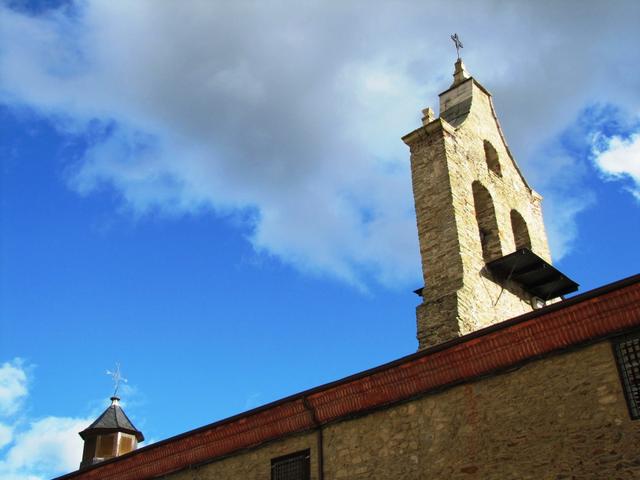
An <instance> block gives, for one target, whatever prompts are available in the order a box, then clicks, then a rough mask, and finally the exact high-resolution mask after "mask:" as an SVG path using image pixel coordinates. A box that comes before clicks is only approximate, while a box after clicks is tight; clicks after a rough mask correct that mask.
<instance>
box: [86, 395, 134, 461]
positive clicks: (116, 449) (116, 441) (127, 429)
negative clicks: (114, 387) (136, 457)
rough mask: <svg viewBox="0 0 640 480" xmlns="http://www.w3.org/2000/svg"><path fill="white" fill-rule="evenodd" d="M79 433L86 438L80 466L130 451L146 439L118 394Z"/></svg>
mask: <svg viewBox="0 0 640 480" xmlns="http://www.w3.org/2000/svg"><path fill="white" fill-rule="evenodd" d="M79 435H80V436H81V437H82V439H83V440H84V450H83V452H82V462H81V463H80V468H85V467H88V466H90V465H93V464H96V463H99V462H102V461H103V460H108V459H110V458H114V457H118V456H120V455H124V454H125V453H129V452H131V451H133V450H135V449H136V448H137V447H138V442H142V441H143V440H144V436H143V435H142V432H141V431H140V430H138V429H136V427H134V426H133V423H131V420H129V418H128V417H127V415H126V414H125V413H124V410H122V407H121V406H120V398H118V397H116V396H113V397H111V405H110V406H109V407H108V408H107V409H106V410H105V411H104V412H103V413H102V415H100V416H99V417H98V418H97V419H96V421H95V422H93V423H92V424H91V425H89V426H88V427H87V428H85V429H84V430H83V431H81V432H80V433H79Z"/></svg>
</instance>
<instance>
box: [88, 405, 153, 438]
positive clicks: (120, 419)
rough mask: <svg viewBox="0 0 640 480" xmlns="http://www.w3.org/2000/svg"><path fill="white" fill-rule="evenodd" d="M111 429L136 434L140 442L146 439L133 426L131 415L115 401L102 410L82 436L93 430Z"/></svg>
mask: <svg viewBox="0 0 640 480" xmlns="http://www.w3.org/2000/svg"><path fill="white" fill-rule="evenodd" d="M112 400H113V399H112ZM109 431H114V432H115V431H117V432H126V433H131V434H133V435H135V436H136V438H137V439H138V441H139V442H141V441H142V440H144V436H143V435H142V432H141V431H139V430H138V429H137V428H136V427H134V426H133V423H131V420H129V417H127V415H126V414H125V413H124V410H122V408H121V407H120V405H118V404H117V403H115V402H114V403H112V404H111V405H110V406H109V407H108V408H107V409H106V410H105V411H104V412H102V415H100V416H99V417H98V418H97V419H96V421H95V422H93V423H92V424H91V425H89V426H88V427H87V428H85V429H84V430H83V431H82V432H80V436H81V437H82V438H83V439H84V438H87V436H89V435H90V434H91V433H93V432H96V433H100V432H109Z"/></svg>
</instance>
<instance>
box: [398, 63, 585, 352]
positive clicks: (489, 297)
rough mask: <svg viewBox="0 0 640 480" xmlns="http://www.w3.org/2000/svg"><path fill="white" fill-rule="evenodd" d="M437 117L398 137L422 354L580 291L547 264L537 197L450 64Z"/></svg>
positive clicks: (488, 104)
mask: <svg viewBox="0 0 640 480" xmlns="http://www.w3.org/2000/svg"><path fill="white" fill-rule="evenodd" d="M453 78H454V80H453V84H452V85H451V87H450V88H449V89H448V90H446V91H444V92H443V93H441V94H440V116H439V117H438V118H435V115H434V113H433V110H431V109H430V108H427V109H425V110H423V114H424V118H423V119H422V123H423V125H422V126H421V127H420V128H418V129H417V130H414V131H413V132H411V133H409V134H408V135H406V136H405V137H403V141H404V142H405V143H406V144H407V145H408V146H409V148H410V152H411V174H412V183H413V194H414V200H415V208H416V217H417V223H418V236H419V240H420V254H421V256H422V271H423V277H424V288H422V289H420V290H418V291H416V293H419V294H420V295H421V296H422V300H423V301H422V304H421V305H419V306H418V307H417V310H416V315H417V327H418V334H417V337H418V341H419V349H424V348H427V347H430V346H433V345H435V344H438V343H441V342H444V341H447V340H450V339H453V338H455V337H458V336H461V335H465V334H467V333H470V332H473V331H475V330H478V329H480V328H483V327H486V326H489V325H491V324H494V323H497V322H501V321H503V320H507V319H509V318H512V317H515V316H517V315H519V314H522V313H525V312H528V311H531V310H532V309H533V308H538V307H540V306H543V305H544V302H545V301H547V300H550V299H551V298H553V297H557V296H559V295H562V294H564V293H568V292H570V291H573V290H575V289H576V288H577V284H575V283H574V282H572V281H571V280H568V279H567V278H566V277H564V276H563V275H562V274H561V273H560V272H558V271H557V270H556V269H555V268H553V267H552V266H551V265H550V264H549V262H550V261H551V260H550V253H549V247H548V244H547V236H546V233H545V228H544V224H543V221H542V211H541V196H540V195H538V194H537V193H536V192H535V191H534V190H532V189H531V187H529V185H528V184H527V182H526V180H525V179H524V177H523V176H522V173H521V172H520V170H519V168H518V166H517V164H516V162H515V160H514V158H513V156H512V155H511V152H510V151H509V147H508V146H507V142H506V141H505V138H504V135H503V133H502V129H501V128H500V123H499V122H498V117H497V116H496V112H495V109H494V107H493V103H492V101H491V94H490V93H489V92H488V91H487V90H486V89H485V88H484V87H483V86H482V85H480V83H478V82H477V81H476V80H475V79H474V78H472V77H471V76H470V75H469V74H468V73H467V71H466V69H465V66H464V64H463V63H462V60H461V59H458V61H457V62H456V64H455V73H454V75H453Z"/></svg>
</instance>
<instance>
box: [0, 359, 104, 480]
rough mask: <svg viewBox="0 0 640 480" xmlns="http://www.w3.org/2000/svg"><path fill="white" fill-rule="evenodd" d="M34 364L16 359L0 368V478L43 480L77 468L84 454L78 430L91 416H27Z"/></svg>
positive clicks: (8, 479)
mask: <svg viewBox="0 0 640 480" xmlns="http://www.w3.org/2000/svg"><path fill="white" fill-rule="evenodd" d="M30 371H31V367H28V366H27V365H26V364H25V362H24V361H22V360H20V359H15V360H13V361H11V362H5V363H4V364H2V366H1V367H0V407H1V410H0V414H1V415H2V417H3V418H4V421H3V422H0V478H2V479H3V480H5V479H6V480H42V479H45V478H51V477H52V476H55V475H59V474H63V473H66V472H69V471H72V470H77V468H78V466H79V464H80V459H81V457H82V446H83V444H82V439H81V438H80V436H79V435H78V432H79V431H81V430H83V429H84V428H86V427H87V425H89V424H90V423H91V421H92V419H90V418H68V417H57V416H46V417H44V418H37V419H28V416H27V409H26V408H25V401H26V400H27V398H28V394H29V391H28V384H29V383H30Z"/></svg>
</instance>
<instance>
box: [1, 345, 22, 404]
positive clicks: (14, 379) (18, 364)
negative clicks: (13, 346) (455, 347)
mask: <svg viewBox="0 0 640 480" xmlns="http://www.w3.org/2000/svg"><path fill="white" fill-rule="evenodd" d="M27 392H28V391H27V373H26V370H25V367H24V365H23V361H22V360H21V359H19V358H16V359H14V360H12V361H10V362H5V363H3V364H2V366H0V416H9V415H13V414H14V413H15V412H17V411H18V409H19V408H20V406H21V404H22V401H23V400H24V398H25V397H26V396H27Z"/></svg>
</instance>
